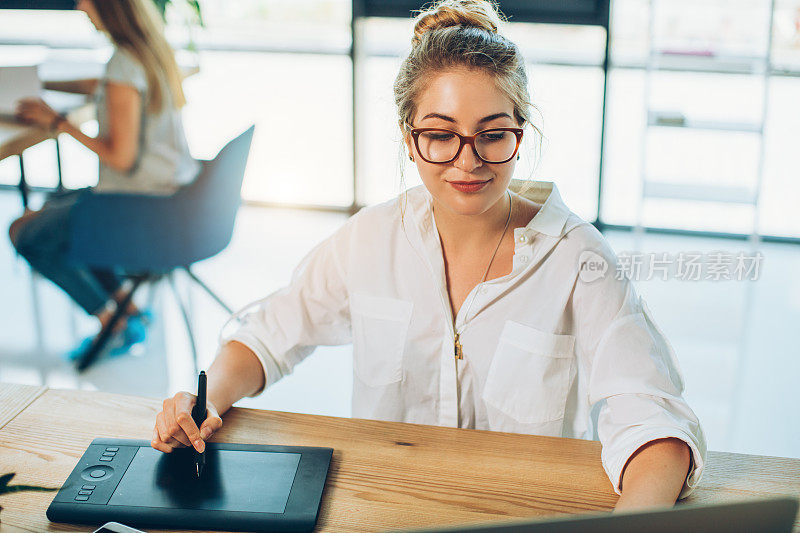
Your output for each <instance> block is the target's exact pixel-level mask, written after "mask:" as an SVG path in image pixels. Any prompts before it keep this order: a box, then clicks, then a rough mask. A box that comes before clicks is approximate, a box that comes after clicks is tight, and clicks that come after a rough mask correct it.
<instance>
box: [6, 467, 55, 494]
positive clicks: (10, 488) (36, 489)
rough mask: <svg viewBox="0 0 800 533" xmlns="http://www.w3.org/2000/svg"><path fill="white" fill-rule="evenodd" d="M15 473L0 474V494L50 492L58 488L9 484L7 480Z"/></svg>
mask: <svg viewBox="0 0 800 533" xmlns="http://www.w3.org/2000/svg"><path fill="white" fill-rule="evenodd" d="M15 475H16V473H14V472H12V473H10V474H3V475H2V476H0V494H9V493H12V492H51V491H54V490H58V489H54V488H50V487H38V486H36V485H9V482H10V481H11V479H12V478H13V477H14V476H15Z"/></svg>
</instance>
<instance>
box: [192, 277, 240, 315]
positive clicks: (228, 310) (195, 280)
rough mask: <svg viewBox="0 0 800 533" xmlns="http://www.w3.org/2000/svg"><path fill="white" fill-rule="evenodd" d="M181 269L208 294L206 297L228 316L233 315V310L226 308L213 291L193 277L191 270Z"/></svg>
mask: <svg viewBox="0 0 800 533" xmlns="http://www.w3.org/2000/svg"><path fill="white" fill-rule="evenodd" d="M183 269H184V270H186V273H187V274H189V277H191V278H192V279H193V280H194V282H195V283H197V284H198V285H200V286H201V287H202V288H203V290H205V291H206V292H207V293H208V295H209V296H211V297H212V298H213V299H214V301H216V302H217V303H218V304H219V305H220V306H221V307H222V308H223V309H225V310H226V311H227V312H228V314H231V315H232V314H233V309H231V308H230V307H228V306H227V305H226V304H225V302H223V301H222V299H221V298H220V297H219V296H217V295H216V294H215V293H214V291H212V290H211V289H209V288H208V285H206V284H205V283H203V281H202V280H201V279H200V278H198V277H197V276H196V275H195V273H194V272H192V270H191V269H190V268H189V267H183Z"/></svg>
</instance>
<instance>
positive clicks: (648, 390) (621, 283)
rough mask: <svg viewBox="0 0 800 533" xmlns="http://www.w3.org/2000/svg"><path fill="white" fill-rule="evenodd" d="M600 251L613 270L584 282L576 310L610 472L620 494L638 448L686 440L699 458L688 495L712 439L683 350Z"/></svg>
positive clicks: (610, 255) (603, 247) (603, 248)
mask: <svg viewBox="0 0 800 533" xmlns="http://www.w3.org/2000/svg"><path fill="white" fill-rule="evenodd" d="M598 235H599V234H598ZM600 239H602V236H600ZM595 252H596V253H598V254H599V255H601V256H602V257H603V258H604V259H605V260H606V261H607V262H608V264H609V269H608V271H607V272H606V274H605V276H603V277H602V278H600V279H596V280H593V281H590V282H584V281H582V280H581V279H578V280H577V282H576V287H575V292H574V309H575V317H576V331H577V332H578V335H577V339H576V342H577V345H578V347H579V349H578V353H579V357H580V358H582V359H583V361H581V363H582V366H583V367H584V370H585V371H587V373H588V376H589V378H588V394H589V403H590V404H591V405H592V406H597V407H599V410H598V414H597V436H598V437H599V439H600V442H601V444H602V456H601V457H602V462H603V468H604V469H605V471H606V473H607V474H608V477H609V479H610V480H611V483H612V485H613V486H614V490H615V492H617V494H620V493H621V490H620V483H621V481H622V480H621V475H622V471H623V468H624V467H625V465H626V463H627V462H628V459H630V457H631V456H632V455H633V453H634V452H636V450H638V449H639V448H640V447H641V446H643V445H644V444H647V443H648V442H650V441H653V440H656V439H662V438H669V437H674V438H677V439H680V440H682V441H683V442H685V443H686V444H687V445H688V446H689V448H690V450H691V456H692V457H691V468H690V471H689V473H688V475H687V477H686V480H685V482H684V485H683V488H682V489H681V492H680V495H679V499H680V498H685V497H686V496H688V495H689V494H690V493H691V492H692V491H693V490H694V488H695V487H696V485H697V483H698V481H699V480H700V477H701V475H702V472H703V467H704V464H705V459H706V442H705V437H704V435H703V430H702V428H701V426H700V422H699V420H698V419H697V416H696V415H695V413H694V412H693V411H692V409H691V408H690V407H689V405H688V404H687V403H686V401H685V400H684V399H683V397H682V394H683V390H684V383H683V378H682V376H681V371H680V366H679V364H678V360H677V357H676V355H675V351H674V350H673V348H672V346H671V345H670V343H669V341H668V340H667V339H666V337H665V336H664V334H663V332H662V331H661V329H660V328H659V327H658V326H657V325H656V323H655V321H654V320H653V317H652V314H651V312H650V310H649V308H648V307H647V304H646V303H645V301H644V300H643V299H642V298H641V297H639V296H637V294H636V290H635V288H634V286H633V283H632V282H631V281H630V279H628V278H627V277H623V276H617V275H616V267H617V257H616V255H615V254H614V252H613V251H612V250H611V248H610V247H609V246H608V244H607V243H605V240H604V239H603V240H602V242H601V243H600V244H599V245H598V246H597V249H596V250H595Z"/></svg>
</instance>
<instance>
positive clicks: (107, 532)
mask: <svg viewBox="0 0 800 533" xmlns="http://www.w3.org/2000/svg"><path fill="white" fill-rule="evenodd" d="M94 533H144V531H142V530H141V529H133V528H132V527H128V526H124V525H122V524H120V523H119V522H106V523H105V524H103V525H102V526H100V528H99V529H95V530H94Z"/></svg>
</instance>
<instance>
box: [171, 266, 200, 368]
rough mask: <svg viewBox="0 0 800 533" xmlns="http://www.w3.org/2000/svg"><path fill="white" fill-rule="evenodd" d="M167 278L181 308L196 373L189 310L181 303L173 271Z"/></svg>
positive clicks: (198, 366) (195, 358)
mask: <svg viewBox="0 0 800 533" xmlns="http://www.w3.org/2000/svg"><path fill="white" fill-rule="evenodd" d="M167 279H168V280H169V285H170V287H172V292H173V293H174V294H175V299H176V300H177V301H178V306H179V307H180V308H181V314H182V315H183V322H184V323H185V324H186V332H187V333H188V334H189V344H190V345H191V347H192V361H193V362H194V373H195V374H197V373H198V371H199V368H200V362H199V361H198V358H197V345H196V344H195V341H194V334H193V333H192V321H191V319H190V318H189V312H188V311H187V309H186V305H184V303H183V298H181V295H180V292H178V286H177V285H176V284H175V274H174V271H173V272H170V273H169V274H167Z"/></svg>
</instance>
